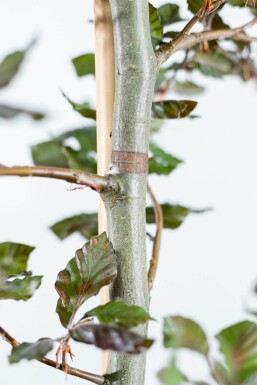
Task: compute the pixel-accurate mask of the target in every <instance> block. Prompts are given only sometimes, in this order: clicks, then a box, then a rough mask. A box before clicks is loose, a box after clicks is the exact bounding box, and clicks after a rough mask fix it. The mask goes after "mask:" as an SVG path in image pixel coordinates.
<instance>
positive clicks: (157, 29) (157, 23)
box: [149, 3, 163, 48]
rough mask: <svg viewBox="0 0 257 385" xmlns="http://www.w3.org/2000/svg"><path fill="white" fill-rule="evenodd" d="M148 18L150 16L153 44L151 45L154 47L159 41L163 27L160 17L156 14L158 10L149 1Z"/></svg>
mask: <svg viewBox="0 0 257 385" xmlns="http://www.w3.org/2000/svg"><path fill="white" fill-rule="evenodd" d="M149 18H150V29H151V37H152V44H153V47H154V48H155V47H156V46H157V45H158V44H159V43H160V42H161V39H162V35H163V28H162V25H161V19H160V16H159V14H158V11H157V9H156V8H155V7H154V6H153V5H152V4H151V3H149Z"/></svg>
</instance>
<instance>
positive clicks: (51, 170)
mask: <svg viewBox="0 0 257 385" xmlns="http://www.w3.org/2000/svg"><path fill="white" fill-rule="evenodd" d="M0 176H37V177H43V178H54V179H62V180H65V181H66V182H70V183H76V184H79V185H82V186H87V187H90V188H91V189H92V190H95V191H97V192H102V191H104V190H106V189H108V187H109V180H108V178H107V177H106V176H100V175H96V174H90V173H87V172H85V171H81V170H71V169H68V168H57V167H42V166H38V167H33V166H14V167H6V166H3V165H0Z"/></svg>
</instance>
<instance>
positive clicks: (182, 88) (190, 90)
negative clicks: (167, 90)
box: [172, 80, 204, 95]
mask: <svg viewBox="0 0 257 385" xmlns="http://www.w3.org/2000/svg"><path fill="white" fill-rule="evenodd" d="M172 88H173V90H174V91H175V92H176V93H177V94H180V95H198V94H201V93H202V92H203V91H204V87H201V86H199V85H197V84H196V83H193V82H190V81H188V80H186V81H184V82H179V81H176V82H175V84H174V85H173V87H172Z"/></svg>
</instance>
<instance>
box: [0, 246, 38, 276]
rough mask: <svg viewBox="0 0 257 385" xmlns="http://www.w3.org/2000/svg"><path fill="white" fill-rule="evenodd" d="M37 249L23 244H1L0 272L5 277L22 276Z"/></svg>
mask: <svg viewBox="0 0 257 385" xmlns="http://www.w3.org/2000/svg"><path fill="white" fill-rule="evenodd" d="M34 249H35V248H34V247H32V246H28V245H23V244H21V243H14V242H3V243H0V270H1V271H2V273H4V274H5V275H7V276H8V275H11V274H20V272H22V271H25V270H27V262H28V259H29V256H30V254H31V253H32V251H33V250H34Z"/></svg>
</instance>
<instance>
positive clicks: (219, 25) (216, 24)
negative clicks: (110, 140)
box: [211, 13, 230, 30]
mask: <svg viewBox="0 0 257 385" xmlns="http://www.w3.org/2000/svg"><path fill="white" fill-rule="evenodd" d="M228 28H230V27H229V25H228V24H226V23H224V21H223V20H222V18H221V17H220V15H219V14H218V13H216V15H215V16H214V18H213V20H212V23H211V29H215V30H216V29H228Z"/></svg>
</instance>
